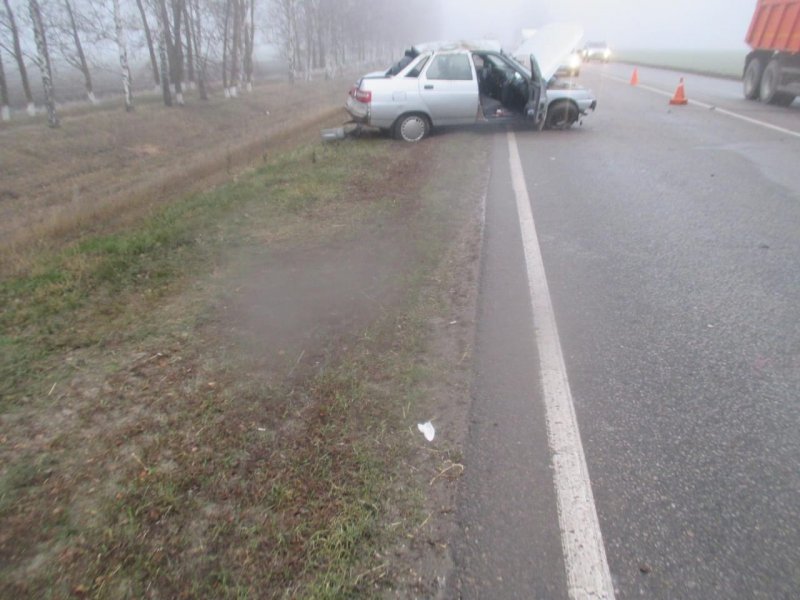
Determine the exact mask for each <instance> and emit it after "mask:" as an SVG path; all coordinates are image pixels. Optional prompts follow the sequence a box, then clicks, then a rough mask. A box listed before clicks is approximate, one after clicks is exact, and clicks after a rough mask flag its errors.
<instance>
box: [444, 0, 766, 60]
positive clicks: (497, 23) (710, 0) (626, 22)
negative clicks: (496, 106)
mask: <svg viewBox="0 0 800 600" xmlns="http://www.w3.org/2000/svg"><path fill="white" fill-rule="evenodd" d="M442 3H443V5H444V6H443V11H444V19H443V21H444V31H443V37H444V38H446V39H456V38H476V37H490V38H494V39H500V40H501V41H502V42H503V43H504V45H511V44H513V43H514V42H516V41H518V37H519V30H520V29H521V28H522V27H526V28H528V27H530V28H536V27H540V26H542V25H544V24H546V23H548V22H552V21H571V22H577V23H580V24H581V25H583V27H584V30H585V32H586V33H585V39H586V40H587V41H590V40H598V41H599V40H604V41H607V42H608V43H609V45H611V46H612V47H613V48H617V49H645V48H658V49H676V50H680V49H720V50H728V49H739V48H745V47H746V46H745V44H744V41H743V40H744V37H745V34H746V33H747V27H748V25H749V24H750V17H751V16H752V14H753V11H754V9H755V5H756V0H524V1H523V0H489V1H486V0H442Z"/></svg>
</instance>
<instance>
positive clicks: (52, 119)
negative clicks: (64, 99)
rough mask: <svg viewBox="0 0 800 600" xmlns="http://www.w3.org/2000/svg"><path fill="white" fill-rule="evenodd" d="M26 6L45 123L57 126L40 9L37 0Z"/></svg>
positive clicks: (57, 121)
mask: <svg viewBox="0 0 800 600" xmlns="http://www.w3.org/2000/svg"><path fill="white" fill-rule="evenodd" d="M28 8H29V10H30V13H31V22H32V23H33V35H34V37H35V38H36V62H37V64H38V65H39V71H41V73H42V88H43V89H44V104H45V106H46V107H47V124H48V125H49V126H50V127H53V128H55V127H58V126H59V125H60V123H59V120H58V113H56V97H55V90H54V89H53V70H52V69H51V67H50V54H49V53H48V52H47V38H46V37H45V32H44V22H43V21H42V11H41V9H40V8H39V2H38V1H37V0H28Z"/></svg>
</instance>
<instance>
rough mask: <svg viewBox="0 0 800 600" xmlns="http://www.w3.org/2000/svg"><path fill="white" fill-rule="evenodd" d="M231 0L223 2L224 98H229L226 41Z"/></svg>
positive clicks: (228, 35)
mask: <svg viewBox="0 0 800 600" xmlns="http://www.w3.org/2000/svg"><path fill="white" fill-rule="evenodd" d="M232 4H233V0H226V2H225V19H224V25H223V27H222V32H223V33H222V90H223V94H225V97H226V98H230V97H231V91H230V87H229V86H228V40H230V37H231V34H230V25H231V5H232Z"/></svg>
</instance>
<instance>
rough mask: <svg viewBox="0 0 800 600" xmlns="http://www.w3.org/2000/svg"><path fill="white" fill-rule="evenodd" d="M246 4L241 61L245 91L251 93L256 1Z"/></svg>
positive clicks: (246, 0) (247, 1) (248, 0)
mask: <svg viewBox="0 0 800 600" xmlns="http://www.w3.org/2000/svg"><path fill="white" fill-rule="evenodd" d="M245 2H246V4H247V9H246V14H247V18H246V19H245V25H244V57H243V59H242V70H243V71H244V77H245V85H246V86H247V91H248V92H252V91H253V49H254V47H255V36H256V25H255V10H256V0H245Z"/></svg>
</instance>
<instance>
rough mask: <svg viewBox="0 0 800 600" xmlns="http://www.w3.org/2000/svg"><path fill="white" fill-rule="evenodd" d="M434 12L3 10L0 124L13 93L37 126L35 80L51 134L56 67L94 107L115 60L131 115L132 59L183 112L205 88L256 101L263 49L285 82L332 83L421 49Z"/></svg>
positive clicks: (163, 3) (218, 3) (325, 5)
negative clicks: (277, 60)
mask: <svg viewBox="0 0 800 600" xmlns="http://www.w3.org/2000/svg"><path fill="white" fill-rule="evenodd" d="M432 5H434V6H433V7H432ZM437 6H438V4H437V3H436V2H433V3H431V2H425V1H424V0H405V1H404V2H402V3H399V2H376V1H375V0H0V116H1V118H2V120H8V119H9V118H10V115H11V110H10V108H11V106H10V105H11V103H10V99H9V96H10V94H9V92H10V89H9V88H10V86H12V85H13V86H19V88H21V89H19V90H16V91H18V92H21V94H22V96H24V99H25V103H26V104H27V112H28V114H30V115H33V114H35V112H36V105H35V102H34V94H33V91H32V81H33V80H34V78H38V81H41V90H42V96H43V99H42V102H43V104H44V107H45V108H46V110H47V115H48V123H49V125H50V126H51V127H58V125H59V116H58V112H57V104H56V99H57V90H56V89H55V84H54V81H53V70H54V65H57V66H58V68H59V69H69V70H70V71H72V72H73V73H74V74H75V75H76V76H78V77H80V78H81V81H82V83H83V87H84V90H85V97H86V100H87V102H89V103H92V104H94V103H96V102H97V100H96V96H95V88H94V82H93V75H95V74H96V73H97V72H98V71H99V70H100V69H102V68H104V65H106V64H107V63H108V62H109V57H110V56H113V57H114V63H115V64H116V65H117V67H116V70H117V72H118V74H119V80H118V81H119V91H120V92H121V93H122V96H123V99H124V105H125V109H126V110H127V111H132V110H134V108H135V104H136V100H135V98H134V93H133V90H134V88H133V80H132V74H131V72H132V66H131V63H132V57H140V58H141V60H142V61H146V62H147V65H148V68H147V71H146V72H148V77H149V78H151V79H152V84H153V86H155V87H157V88H158V90H159V93H160V95H161V97H162V98H163V102H164V104H165V105H166V106H175V105H178V106H180V105H183V104H184V103H185V102H186V96H187V93H188V91H189V90H191V91H192V93H193V94H194V95H195V96H196V98H198V99H200V100H207V99H208V94H209V89H210V88H211V87H214V88H216V89H218V90H219V89H221V91H222V93H223V94H224V96H225V97H226V98H236V97H237V96H238V95H239V94H240V93H242V92H243V91H249V90H251V89H252V86H253V83H254V65H255V60H256V53H255V49H256V48H257V47H258V46H259V45H264V44H266V43H269V44H272V45H273V46H274V47H276V48H277V49H279V51H280V53H281V55H282V58H283V60H284V61H285V65H286V70H287V74H288V77H289V80H290V81H292V82H294V81H296V80H298V79H305V80H309V79H311V77H312V74H313V73H319V74H324V76H325V77H328V78H330V77H334V76H336V75H337V74H338V73H339V72H340V71H341V70H342V69H343V68H345V67H346V66H348V65H354V64H355V63H364V62H368V61H371V60H377V59H379V58H380V59H386V58H387V57H388V56H389V55H390V54H391V53H392V52H394V51H396V50H397V49H398V48H402V47H403V46H405V45H409V44H411V43H413V42H415V41H419V40H418V39H412V36H415V35H430V34H431V32H434V31H435V30H436V29H437V28H438V8H437ZM425 15H427V17H426V16H425ZM420 21H422V22H424V23H426V24H427V26H426V28H422V29H420V25H419V23H420ZM426 29H427V30H426ZM138 72H139V76H140V77H141V70H139V71H138ZM10 75H13V77H9V76H10ZM140 87H141V86H140Z"/></svg>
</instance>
